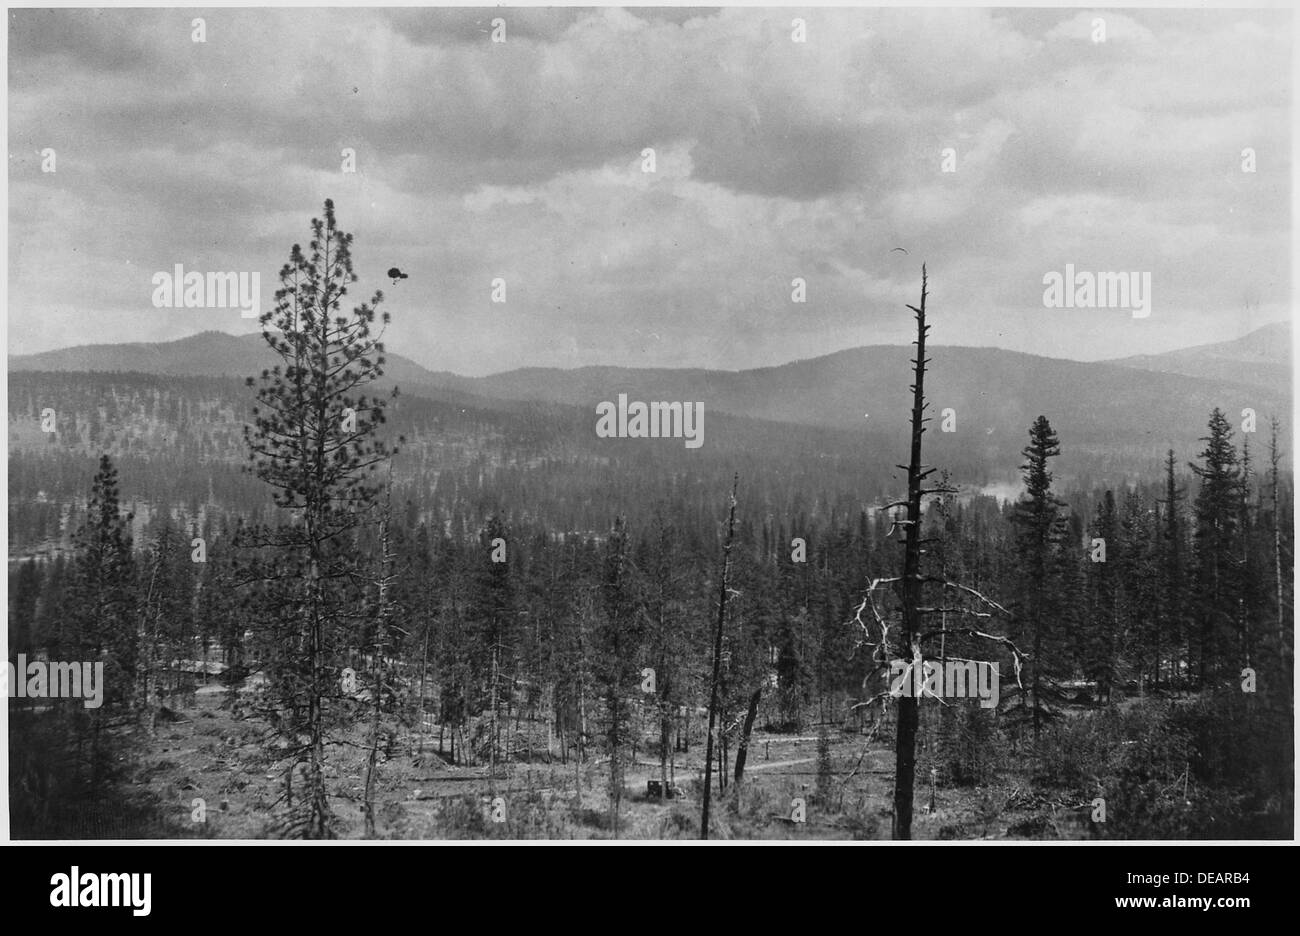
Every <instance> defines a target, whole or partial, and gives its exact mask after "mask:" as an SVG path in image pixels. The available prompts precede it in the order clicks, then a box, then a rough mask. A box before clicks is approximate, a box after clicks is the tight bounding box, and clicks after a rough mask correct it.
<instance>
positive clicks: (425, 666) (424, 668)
mask: <svg viewBox="0 0 1300 936" xmlns="http://www.w3.org/2000/svg"><path fill="white" fill-rule="evenodd" d="M428 672H429V622H428V620H426V621H425V622H424V653H423V655H422V657H421V663H420V706H419V709H418V712H419V718H420V751H419V753H421V754H423V753H424V682H425V677H426V676H427V675H428ZM438 722H439V725H438V753H439V754H441V753H442V724H441V722H442V719H441V718H439V719H438Z"/></svg>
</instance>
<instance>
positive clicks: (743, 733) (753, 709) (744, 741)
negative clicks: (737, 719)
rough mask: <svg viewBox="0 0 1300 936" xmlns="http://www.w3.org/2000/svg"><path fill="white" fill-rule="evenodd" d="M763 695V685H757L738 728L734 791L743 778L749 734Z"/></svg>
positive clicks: (747, 755)
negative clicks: (738, 737)
mask: <svg viewBox="0 0 1300 936" xmlns="http://www.w3.org/2000/svg"><path fill="white" fill-rule="evenodd" d="M762 696H763V687H762V686H759V687H758V688H757V689H755V690H754V694H753V695H751V696H750V697H749V709H748V711H746V712H745V724H744V725H743V726H742V727H741V729H740V745H739V746H738V747H737V748H736V793H737V794H739V793H740V782H741V781H742V780H744V779H745V761H746V759H747V758H748V757H749V736H750V734H751V733H752V732H753V730H754V719H755V718H757V717H758V702H759V700H760V699H761V698H762Z"/></svg>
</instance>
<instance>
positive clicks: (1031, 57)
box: [8, 8, 1293, 374]
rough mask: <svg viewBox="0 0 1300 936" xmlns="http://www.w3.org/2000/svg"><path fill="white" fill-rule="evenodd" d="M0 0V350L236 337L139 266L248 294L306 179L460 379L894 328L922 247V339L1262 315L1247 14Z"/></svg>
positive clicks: (1112, 341)
mask: <svg viewBox="0 0 1300 936" xmlns="http://www.w3.org/2000/svg"><path fill="white" fill-rule="evenodd" d="M8 17H9V22H8V26H9V46H8V48H9V76H8V77H9V255H8V260H9V307H8V308H9V313H8V315H9V318H8V341H9V351H10V353H28V352H34V351H41V350H46V349H49V348H57V347H63V346H67V345H72V344H81V343H88V342H99V341H156V340H166V339H172V338H179V337H182V336H185V335H189V334H193V333H195V332H199V331H203V330H207V329H216V330H221V331H228V332H232V333H239V332H246V331H251V330H254V328H255V323H251V322H250V321H248V320H246V319H241V318H240V317H239V313H238V311H235V310H225V309H205V310H196V309H189V310H186V309H179V310H177V309H155V308H154V307H153V305H152V303H151V297H152V293H153V286H152V284H151V277H152V276H153V274H154V273H155V272H158V271H171V270H172V269H173V267H174V266H175V264H177V263H180V264H183V265H184V267H185V269H186V270H199V271H217V270H222V271H224V270H232V271H254V270H255V271H260V272H261V279H262V293H263V302H264V303H265V304H266V305H269V304H270V303H271V301H272V299H271V296H272V293H273V291H274V289H275V288H276V285H277V284H276V273H277V271H278V270H279V268H280V266H281V265H282V264H283V263H284V262H285V260H286V259H287V257H288V251H289V248H290V246H291V245H292V244H293V243H295V242H302V243H305V242H306V241H307V240H308V239H309V237H308V235H309V227H308V225H309V221H310V219H311V217H313V216H314V215H318V214H320V212H321V206H322V203H323V201H324V199H325V198H333V200H334V202H335V205H336V209H337V213H338V216H339V220H340V223H341V226H342V227H343V228H344V229H345V230H348V231H351V232H352V233H353V234H354V235H355V242H354V247H353V256H354V260H355V264H356V269H357V272H358V273H359V274H360V276H361V282H360V283H359V286H360V289H354V291H353V297H354V298H357V299H360V298H362V296H363V294H364V295H365V296H368V295H369V294H370V293H371V292H372V291H373V290H375V289H382V290H383V291H384V293H385V296H386V301H385V304H384V307H385V308H387V309H388V310H389V311H390V312H391V313H392V314H393V319H394V321H393V324H392V326H391V328H390V330H389V334H388V343H389V348H390V349H391V350H393V351H398V352H400V353H403V354H406V355H407V356H409V357H412V358H414V359H415V360H417V361H419V362H420V363H422V364H425V365H426V366H429V367H433V368H441V369H449V370H454V371H458V372H461V373H466V374H484V373H490V372H493V371H499V370H505V369H508V368H512V367H518V366H527V365H549V366H578V365H584V364H592V363H604V364H623V365H633V366H671V367H676V366H708V367H726V368H742V367H752V366H761V365H766V364H777V363H783V362H786V361H789V360H792V359H796V358H804V357H811V356H815V355H818V354H823V353H828V352H831V351H836V350H839V349H842V348H845V347H851V346H856V345H863V344H886V343H902V342H906V341H908V340H910V337H911V336H910V334H909V331H908V329H909V326H910V324H911V322H910V318H909V316H910V313H908V312H907V311H906V309H905V307H904V304H905V303H908V302H913V303H914V302H916V300H917V294H918V292H919V268H920V264H921V261H922V260H924V261H926V262H927V263H928V265H929V270H930V276H931V287H932V289H931V308H932V317H931V321H932V324H933V326H934V331H933V338H932V340H933V341H935V342H937V343H941V344H976V345H997V346H1000V347H1005V348H1012V349H1016V350H1023V351H1030V352H1034V353H1040V354H1047V355H1054V356H1060V357H1072V358H1076V359H1096V358H1106V357H1117V356H1121V355H1125V354H1132V353H1141V352H1148V351H1161V350H1166V349H1169V348H1173V347H1181V346H1185V345H1190V344H1198V343H1203V342H1208V341H1215V340H1221V339H1227V338H1233V337H1236V336H1238V335H1240V334H1243V333H1244V332H1246V331H1248V330H1250V329H1252V328H1254V327H1257V326H1259V325H1263V324H1265V323H1268V322H1272V321H1278V320H1281V319H1289V318H1290V316H1291V311H1290V286H1291V272H1290V263H1291V253H1292V249H1291V218H1290V200H1291V189H1290V176H1291V147H1290V134H1291V126H1292V112H1291V107H1292V103H1291V92H1290V84H1291V75H1292V68H1291V54H1292V51H1291V44H1292V40H1291V37H1292V34H1293V33H1292V24H1291V18H1290V14H1289V13H1287V12H1285V11H1282V10H1263V11H1261V10H1229V11H1209V12H1204V11H1195V10H1171V9H1166V10H1128V11H1123V12H1119V11H1114V10H1103V11H1092V10H1082V9H1032V10H1030V9H1027V10H991V11H990V10H977V9H963V10H951V9H949V10H944V9H884V10H879V9H877V10H855V9H820V10H819V9H791V10H779V9H774V8H756V9H754V8H751V9H740V8H724V9H721V10H717V9H703V8H700V9H695V10H691V9H676V10H662V11H649V10H631V11H629V10H621V9H615V8H599V9H578V8H568V9H558V10H556V9H551V10H545V9H523V10H508V9H507V10H501V9H459V10H457V9H389V10H379V9H314V10H305V9H295V8H280V9H213V10H200V9H176V10H165V9H146V10H107V11H95V10H54V11H48V10H32V9H18V10H10V11H8ZM194 17H203V19H204V20H205V29H206V42H204V43H196V42H194V41H192V33H193V27H192V25H191V21H192V19H193V18H194ZM496 17H500V18H502V19H504V20H505V39H506V41H505V42H493V41H492V33H493V26H492V22H491V21H492V20H493V19H494V18H496ZM796 17H799V18H802V19H803V20H804V21H805V24H806V41H804V42H795V41H793V39H792V20H793V19H794V18H796ZM1097 18H1102V19H1104V21H1105V23H1104V28H1105V41H1104V42H1095V41H1094V30H1095V27H1094V20H1095V19H1097ZM47 148H49V149H53V150H54V151H55V154H56V171H55V172H53V173H49V172H42V171H41V170H42V157H41V151H42V150H45V149H47ZM344 148H351V149H353V150H355V153H356V171H355V172H352V173H348V172H344V171H342V162H343V159H342V156H341V151H342V150H343V149H344ZM646 148H653V150H654V153H655V171H654V172H653V173H650V172H645V171H643V157H642V152H643V150H645V149H646ZM947 148H951V149H952V150H954V151H955V160H956V171H955V172H944V171H943V165H942V164H943V151H944V150H945V149H947ZM1247 148H1250V149H1252V150H1253V151H1254V153H1255V160H1256V171H1255V172H1254V173H1246V172H1243V171H1242V161H1243V158H1242V151H1243V150H1244V149H1247ZM897 246H901V247H904V248H906V249H907V251H908V253H907V254H904V253H902V252H900V251H894V250H892V248H894V247H897ZM1067 263H1072V264H1074V266H1075V268H1076V269H1077V270H1088V271H1143V272H1150V273H1151V278H1152V293H1153V295H1152V313H1151V315H1150V317H1149V318H1145V319H1134V318H1133V317H1132V316H1131V314H1130V313H1129V312H1127V311H1123V310H1114V309H1046V308H1044V306H1043V290H1044V286H1043V277H1044V274H1046V273H1048V272H1049V271H1063V270H1064V268H1065V264H1067ZM392 266H399V267H401V269H403V270H405V271H406V272H407V273H408V274H409V277H410V278H409V279H407V280H404V281H401V282H400V283H398V284H397V285H393V284H392V283H390V282H389V280H388V279H387V277H386V276H385V275H384V273H385V271H386V270H387V269H388V268H389V267H392ZM498 277H499V278H501V279H504V280H505V282H506V302H505V303H504V304H494V303H492V302H491V290H492V281H493V279H494V278H498ZM795 277H802V278H803V279H804V280H805V281H806V283H807V287H806V288H807V301H806V302H805V303H802V304H800V303H793V302H791V280H792V279H794V278H795Z"/></svg>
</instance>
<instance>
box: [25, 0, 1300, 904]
mask: <svg viewBox="0 0 1300 936" xmlns="http://www.w3.org/2000/svg"><path fill="white" fill-rule="evenodd" d="M6 20H7V23H6V26H7V41H6V43H5V47H6V49H7V56H8V57H7V107H6V109H5V110H6V115H7V121H8V131H7V135H8V147H9V149H8V157H9V158H8V182H7V198H8V218H7V237H8V241H7V244H8V249H7V251H6V252H5V259H6V262H7V276H6V287H7V304H6V309H7V311H6V315H5V317H4V318H5V328H6V338H5V351H6V367H7V372H6V379H5V381H4V383H5V386H6V391H7V400H8V436H7V439H8V457H7V459H6V463H7V471H8V475H7V492H8V509H7V511H6V514H7V524H8V535H7V539H6V542H7V549H8V575H7V589H8V591H7V596H8V604H7V629H6V634H7V638H6V666H5V669H4V672H3V677H2V678H3V680H4V693H5V695H6V702H7V709H6V719H7V721H6V723H5V724H6V733H5V743H6V751H7V771H6V780H7V797H6V804H5V805H6V807H7V823H8V825H7V837H8V838H9V839H11V840H12V841H14V842H15V843H17V842H110V841H111V842H135V841H146V840H147V841H152V840H171V841H175V842H182V841H186V840H209V841H211V842H212V843H214V844H215V843H216V842H217V841H218V840H225V841H234V842H256V843H277V842H282V841H284V840H304V839H308V840H323V839H327V840H334V841H336V842H343V841H346V840H356V841H358V842H369V843H381V842H405V841H417V842H429V843H440V844H441V843H452V842H466V843H470V842H481V843H486V844H487V845H488V846H489V847H493V846H497V847H499V846H503V845H506V844H508V843H516V844H517V843H522V842H537V841H545V842H593V841H599V842H608V843H611V844H613V843H615V842H616V841H617V842H624V843H625V842H644V843H680V844H686V843H687V842H700V841H703V840H707V841H709V842H711V843H741V842H753V843H773V842H780V843H804V844H824V843H834V842H879V843H882V844H884V843H889V842H902V841H911V842H916V843H935V844H937V843H985V844H988V845H995V844H1008V843H1012V844H1024V843H1051V842H1062V841H1069V842H1073V843H1078V845H1079V846H1080V847H1086V846H1087V845H1088V844H1089V843H1106V842H1124V843H1168V842H1224V843H1226V842H1236V843H1260V842H1294V841H1295V824H1294V823H1295V723H1294V699H1295V688H1294V687H1295V673H1294V653H1293V648H1294V630H1293V625H1294V604H1293V596H1294V588H1293V583H1294V544H1295V535H1294V530H1295V524H1294V495H1295V488H1294V447H1295V444H1296V438H1295V433H1294V429H1293V420H1294V413H1293V401H1292V386H1293V377H1292V344H1293V337H1292V332H1293V323H1292V318H1293V289H1294V283H1293V269H1294V262H1295V258H1296V244H1295V241H1294V237H1293V227H1294V221H1295V216H1294V205H1295V200H1294V198H1293V176H1294V165H1293V160H1294V154H1293V152H1292V139H1293V134H1294V131H1295V124H1296V121H1295V113H1294V106H1295V105H1294V101H1293V95H1294V93H1295V84H1294V81H1295V79H1294V75H1295V63H1294V61H1293V59H1294V56H1295V49H1294V43H1295V36H1296V29H1295V13H1294V11H1293V10H1292V9H1290V8H1289V7H1287V6H1284V5H1282V4H1280V3H1279V4H1274V5H1263V6H1258V7H1245V6H1234V7H1227V8H1218V9H1205V8H1202V7H1199V6H1185V7H1173V6H1147V7H1134V8H1116V7H1106V8H1085V7H1072V6H1040V7H1027V6H1012V7H1005V8H999V7H974V6H959V7H936V6H899V5H894V6H871V7H866V6H832V7H817V6H813V7H777V6H724V7H694V6H681V5H678V6H662V7H620V6H614V5H600V6H524V7H509V6H463V7H462V6H409V5H408V6H394V7H384V6H365V5H355V6H329V7H307V6H295V5H278V6H277V5H268V6H229V5H227V6H221V5H215V6H179V5H178V6H149V7H141V8H126V7H117V6H101V7H85V6H83V7H68V6H61V7H54V8H45V7H40V6H27V7H17V6H12V7H9V8H7V9H6ZM280 854H283V853H280ZM1110 854H1111V856H1112V859H1113V855H1114V853H1113V852H1112V853H1110ZM968 856H969V853H968ZM922 857H926V856H922ZM941 857H947V855H944V856H941ZM1013 857H1014V855H1013ZM1022 857H1028V856H1022ZM1211 864H1213V863H1211V862H1200V863H1199V864H1198V865H1197V866H1196V867H1195V868H1183V869H1180V870H1193V871H1196V870H1199V871H1223V872H1235V871H1237V870H1239V869H1238V868H1237V866H1236V865H1234V864H1233V863H1232V862H1230V861H1220V862H1218V864H1219V865H1222V867H1210V865H1211ZM87 867H88V866H87ZM93 870H95V871H96V873H97V872H98V871H100V870H112V869H109V868H103V869H101V868H98V867H96V868H95V869H93ZM646 870H648V868H647V869H646ZM1130 870H1132V871H1135V872H1136V871H1138V870H1142V869H1141V868H1139V867H1138V866H1136V865H1134V866H1133V867H1132V868H1131V869H1130ZM1152 870H1159V869H1152ZM662 873H663V874H664V875H665V876H668V875H671V874H673V873H674V872H672V871H671V866H670V865H667V864H666V865H665V866H664V867H663V871H662ZM77 877H78V870H77V868H76V867H73V868H72V869H71V873H70V876H69V875H55V878H63V880H62V881H51V884H52V885H53V890H52V893H50V894H49V898H50V900H49V902H50V903H51V904H52V905H53V906H55V907H60V906H73V907H75V906H78V904H77V901H78V899H81V900H82V901H83V906H84V905H87V904H86V903H85V902H86V901H87V900H95V899H98V898H96V896H95V895H96V884H95V881H94V880H93V879H92V880H91V883H90V884H89V885H87V886H88V889H89V893H90V898H86V897H85V896H84V895H85V894H86V893H87V891H86V890H79V883H78V880H77ZM90 877H93V876H90ZM1130 877H1131V875H1130ZM666 879H667V878H666ZM83 880H84V879H83ZM1129 883H1135V882H1133V881H1130V882H1129ZM1136 883H1140V884H1151V883H1152V882H1150V881H1147V880H1140V881H1138V882H1136ZM1174 883H1177V881H1176V880H1175V882H1174ZM1201 883H1207V882H1201ZM1208 883H1212V884H1225V885H1226V884H1235V883H1237V882H1236V881H1233V880H1227V881H1211V882H1208ZM1159 884H1160V882H1159V881H1156V882H1154V886H1159ZM106 887H107V885H105V888H106ZM127 891H128V892H129V893H130V894H135V892H134V891H131V889H130V888H127ZM1188 892H1189V893H1190V890H1189V891H1188ZM104 893H107V890H105V891H104ZM1117 893H1118V891H1117ZM1216 893H1223V894H1225V895H1226V894H1231V893H1232V891H1231V889H1230V888H1229V889H1224V890H1222V891H1217V892H1216ZM78 894H80V895H81V896H80V898H79V896H78ZM146 894H147V892H146ZM61 895H62V896H61ZM38 896H39V897H40V900H41V901H44V899H45V896H46V895H45V894H41V895H38ZM115 896H120V895H115ZM136 896H138V895H136ZM136 896H131V897H130V899H136ZM1161 896H1162V897H1163V896H1164V895H1163V894H1162V895H1161ZM104 899H107V898H104ZM148 899H149V898H148V897H147V896H144V897H140V899H139V902H137V903H136V904H134V906H135V907H136V912H137V915H147V914H148V913H149V909H148V907H147V903H148ZM1207 899H1208V898H1207ZM1228 899H1233V898H1231V897H1228ZM1242 899H1247V898H1242ZM61 900H63V901H65V902H64V903H60V901H61ZM89 905H91V906H93V905H94V904H89ZM1207 909H1208V906H1207ZM140 911H143V914H141V912H140ZM1219 919H1220V920H1223V919H1225V918H1224V917H1219Z"/></svg>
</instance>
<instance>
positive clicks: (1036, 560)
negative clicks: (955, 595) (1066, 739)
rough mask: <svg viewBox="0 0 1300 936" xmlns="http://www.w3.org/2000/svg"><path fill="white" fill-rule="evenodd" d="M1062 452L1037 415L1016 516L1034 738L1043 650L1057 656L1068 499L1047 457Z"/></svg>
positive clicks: (1045, 673)
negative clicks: (1055, 485) (1055, 484)
mask: <svg viewBox="0 0 1300 936" xmlns="http://www.w3.org/2000/svg"><path fill="white" fill-rule="evenodd" d="M1060 453H1061V446H1060V441H1059V440H1058V439H1057V437H1056V433H1055V432H1053V431H1052V425H1051V423H1049V422H1048V421H1047V417H1046V416H1039V417H1038V418H1037V419H1036V420H1034V424H1033V425H1032V426H1030V428H1029V444H1028V445H1026V446H1025V447H1024V448H1023V449H1022V450H1021V455H1023V456H1024V459H1025V462H1024V464H1023V465H1021V466H1020V468H1021V471H1022V472H1023V477H1024V482H1025V493H1024V495H1023V496H1022V497H1021V499H1020V500H1019V501H1018V502H1017V503H1016V505H1015V511H1014V512H1013V513H1012V521H1013V522H1014V523H1015V524H1016V526H1017V528H1018V531H1019V535H1018V536H1017V539H1016V547H1017V556H1018V558H1019V562H1018V567H1019V569H1020V573H1021V574H1020V589H1019V593H1020V594H1021V595H1022V596H1023V600H1022V602H1021V607H1020V612H1019V614H1018V615H1017V620H1018V622H1019V623H1020V634H1021V637H1022V639H1023V638H1024V637H1028V639H1029V640H1031V641H1032V644H1031V645H1032V647H1033V650H1032V653H1033V661H1032V663H1031V666H1032V669H1031V671H1030V695H1031V698H1030V705H1031V708H1032V713H1033V714H1032V718H1033V726H1034V741H1035V742H1037V741H1038V739H1039V734H1040V731H1041V722H1042V714H1043V712H1044V704H1043V691H1044V689H1045V688H1047V686H1046V683H1047V682H1048V680H1050V679H1051V678H1052V676H1053V675H1055V674H1053V673H1052V672H1051V670H1050V668H1049V667H1048V665H1047V660H1046V659H1045V654H1046V653H1048V652H1049V648H1050V652H1051V653H1052V654H1053V656H1054V657H1055V656H1056V655H1057V653H1058V645H1059V642H1060V635H1059V634H1058V632H1057V628H1056V626H1055V622H1056V620H1057V611H1058V607H1057V598H1058V596H1059V595H1060V571H1061V570H1060V565H1059V563H1058V561H1057V557H1058V553H1059V550H1060V545H1061V540H1062V538H1063V536H1064V533H1065V524H1064V521H1063V518H1062V517H1061V508H1062V507H1063V506H1064V505H1065V504H1064V501H1062V500H1061V499H1060V498H1058V497H1057V496H1056V495H1055V494H1054V493H1052V472H1051V471H1050V470H1049V469H1048V460H1049V459H1051V458H1055V457H1056V456H1057V455H1059V454H1060Z"/></svg>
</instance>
